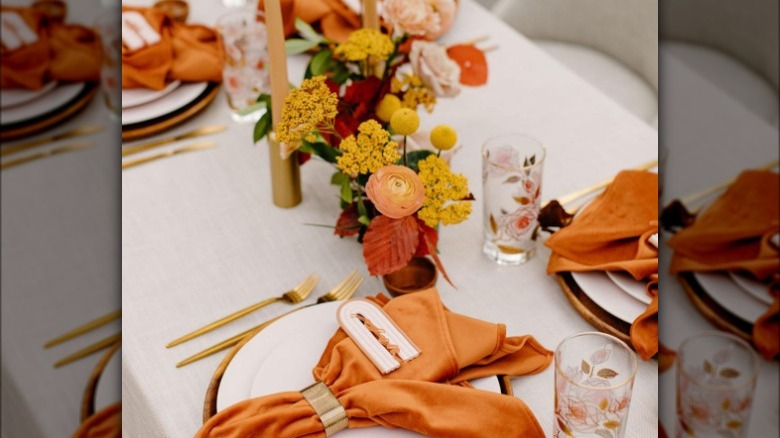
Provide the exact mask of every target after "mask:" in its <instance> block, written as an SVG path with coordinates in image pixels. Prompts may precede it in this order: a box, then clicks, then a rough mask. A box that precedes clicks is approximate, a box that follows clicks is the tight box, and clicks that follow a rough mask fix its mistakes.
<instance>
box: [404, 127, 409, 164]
mask: <svg viewBox="0 0 780 438" xmlns="http://www.w3.org/2000/svg"><path fill="white" fill-rule="evenodd" d="M404 166H407V167H408V165H407V162H406V136H405V135H404Z"/></svg>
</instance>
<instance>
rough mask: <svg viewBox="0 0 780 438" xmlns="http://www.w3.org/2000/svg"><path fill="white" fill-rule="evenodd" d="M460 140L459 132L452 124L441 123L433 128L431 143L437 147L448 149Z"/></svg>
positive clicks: (443, 149)
mask: <svg viewBox="0 0 780 438" xmlns="http://www.w3.org/2000/svg"><path fill="white" fill-rule="evenodd" d="M457 142H458V133H457V132H455V129H454V128H453V127H452V126H450V125H439V126H437V127H435V128H433V130H431V144H432V145H433V147H435V148H436V149H439V150H441V151H448V150H450V149H452V148H453V146H455V143H457Z"/></svg>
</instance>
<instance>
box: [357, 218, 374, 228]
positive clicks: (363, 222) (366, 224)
mask: <svg viewBox="0 0 780 438" xmlns="http://www.w3.org/2000/svg"><path fill="white" fill-rule="evenodd" d="M358 222H360V223H361V224H363V225H365V226H369V225H371V219H369V218H368V216H360V217H359V218H358Z"/></svg>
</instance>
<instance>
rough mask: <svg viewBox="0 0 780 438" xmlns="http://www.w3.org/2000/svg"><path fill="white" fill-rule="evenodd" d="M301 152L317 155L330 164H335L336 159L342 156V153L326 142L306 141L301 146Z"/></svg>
mask: <svg viewBox="0 0 780 438" xmlns="http://www.w3.org/2000/svg"><path fill="white" fill-rule="evenodd" d="M301 151H303V152H308V153H310V154H314V155H317V156H318V157H320V158H322V159H323V160H325V161H327V162H328V163H335V162H336V158H338V156H339V155H341V151H339V150H338V149H334V148H332V147H330V146H329V145H328V144H327V143H325V142H324V141H315V142H308V141H306V140H304V141H303V143H302V144H301Z"/></svg>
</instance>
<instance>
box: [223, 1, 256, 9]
mask: <svg viewBox="0 0 780 438" xmlns="http://www.w3.org/2000/svg"><path fill="white" fill-rule="evenodd" d="M222 4H223V5H225V6H227V7H229V8H243V7H252V6H255V7H256V6H257V0H222Z"/></svg>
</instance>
